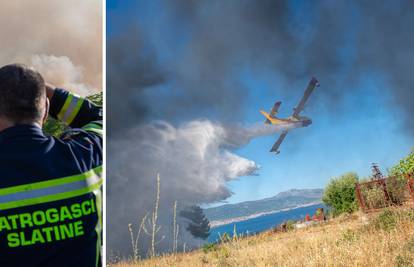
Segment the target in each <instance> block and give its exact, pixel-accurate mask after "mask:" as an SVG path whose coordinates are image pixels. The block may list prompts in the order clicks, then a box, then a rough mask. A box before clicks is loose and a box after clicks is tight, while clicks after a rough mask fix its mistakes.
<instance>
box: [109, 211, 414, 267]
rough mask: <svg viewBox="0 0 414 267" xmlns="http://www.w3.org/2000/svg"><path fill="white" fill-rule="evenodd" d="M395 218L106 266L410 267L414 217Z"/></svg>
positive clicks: (335, 223) (358, 220) (346, 221)
mask: <svg viewBox="0 0 414 267" xmlns="http://www.w3.org/2000/svg"><path fill="white" fill-rule="evenodd" d="M384 214H385V215H386V216H384ZM393 214H394V215H392V216H389V213H388V215H387V212H385V213H382V214H379V216H378V214H370V215H368V216H369V217H370V218H369V219H368V220H367V219H366V215H363V216H362V217H361V214H354V215H352V216H348V217H341V218H337V219H334V220H331V221H329V222H327V223H321V224H319V225H315V226H312V227H307V228H302V229H296V230H292V231H288V232H282V233H275V232H272V231H268V232H264V233H262V234H259V235H256V236H250V237H246V238H241V239H239V238H236V239H233V240H232V241H230V242H226V243H224V244H220V245H213V246H211V247H206V248H205V249H204V251H203V250H196V251H193V252H188V253H178V254H174V255H164V256H160V257H155V258H153V259H148V260H143V261H139V262H136V263H133V262H121V263H118V264H114V265H110V266H113V267H133V266H148V267H149V266H151V267H154V266H177V267H178V266H183V267H187V266H188V267H190V266H235V267H239V266H413V265H414V211H413V210H412V209H411V210H407V211H394V212H393ZM364 217H365V219H363V218H364ZM390 219H392V220H390ZM390 221H392V222H393V223H392V224H391V223H390Z"/></svg>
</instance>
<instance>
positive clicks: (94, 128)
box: [82, 122, 103, 136]
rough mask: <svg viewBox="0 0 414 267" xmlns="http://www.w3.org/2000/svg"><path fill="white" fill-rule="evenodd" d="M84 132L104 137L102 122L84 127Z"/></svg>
mask: <svg viewBox="0 0 414 267" xmlns="http://www.w3.org/2000/svg"><path fill="white" fill-rule="evenodd" d="M82 130H85V131H88V132H94V133H96V134H98V135H100V136H102V135H103V129H102V125H100V122H91V123H88V124H86V125H85V126H84V127H82Z"/></svg>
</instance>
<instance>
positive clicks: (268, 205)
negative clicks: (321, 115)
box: [204, 189, 323, 221]
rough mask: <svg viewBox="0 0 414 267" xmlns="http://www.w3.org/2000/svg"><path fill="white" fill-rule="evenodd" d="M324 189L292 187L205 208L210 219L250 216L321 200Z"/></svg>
mask: <svg viewBox="0 0 414 267" xmlns="http://www.w3.org/2000/svg"><path fill="white" fill-rule="evenodd" d="M322 194H323V189H291V190H289V191H285V192H280V193H279V194H277V195H275V196H273V197H270V198H265V199H261V200H255V201H246V202H241V203H237V204H226V205H222V206H218V207H214V208H207V209H205V210H204V213H205V214H206V216H207V218H208V219H209V220H210V221H220V220H227V219H231V218H237V217H243V216H249V215H253V214H257V213H261V212H269V211H277V210H282V209H288V208H294V207H297V206H301V205H307V204H311V203H318V202H321V198H322Z"/></svg>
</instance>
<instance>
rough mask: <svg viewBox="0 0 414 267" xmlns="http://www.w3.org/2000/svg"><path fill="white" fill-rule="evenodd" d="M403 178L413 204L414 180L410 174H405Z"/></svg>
mask: <svg viewBox="0 0 414 267" xmlns="http://www.w3.org/2000/svg"><path fill="white" fill-rule="evenodd" d="M405 177H406V178H407V189H408V192H409V193H410V195H411V198H412V199H413V203H414V179H413V176H412V174H406V175H405Z"/></svg>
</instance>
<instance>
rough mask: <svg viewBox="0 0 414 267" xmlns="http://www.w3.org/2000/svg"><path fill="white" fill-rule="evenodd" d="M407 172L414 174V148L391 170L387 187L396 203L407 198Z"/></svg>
mask: <svg viewBox="0 0 414 267" xmlns="http://www.w3.org/2000/svg"><path fill="white" fill-rule="evenodd" d="M407 174H414V150H412V151H411V153H410V154H409V155H408V156H407V157H405V158H403V159H402V160H400V162H399V163H398V164H396V165H395V166H394V167H392V168H391V170H390V177H389V178H388V180H387V189H388V193H389V195H390V198H391V201H392V202H393V203H394V204H401V203H403V202H404V201H405V200H406V194H405V192H406V191H407V189H406V186H407V178H406V177H405V175H407Z"/></svg>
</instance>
